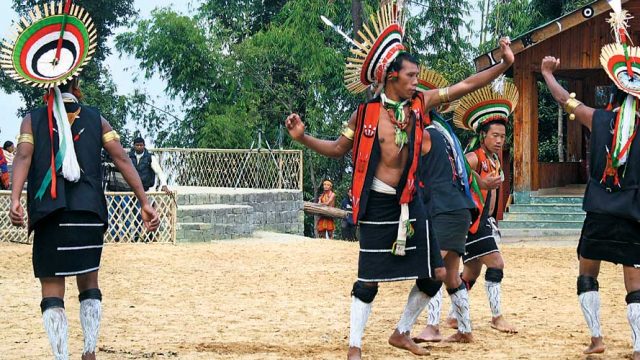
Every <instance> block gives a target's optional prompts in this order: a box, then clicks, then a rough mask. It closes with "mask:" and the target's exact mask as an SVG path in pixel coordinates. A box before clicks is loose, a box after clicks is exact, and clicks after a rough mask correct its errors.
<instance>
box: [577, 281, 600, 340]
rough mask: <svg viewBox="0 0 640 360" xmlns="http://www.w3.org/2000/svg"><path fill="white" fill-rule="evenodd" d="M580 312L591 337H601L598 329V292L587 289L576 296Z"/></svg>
mask: <svg viewBox="0 0 640 360" xmlns="http://www.w3.org/2000/svg"><path fill="white" fill-rule="evenodd" d="M578 299H579V300H580V307H581V308H582V314H583V315H584V319H585V321H586V322H587V326H589V331H591V337H602V331H601V330H600V293H598V292H597V291H587V292H585V293H582V294H580V295H579V296H578Z"/></svg>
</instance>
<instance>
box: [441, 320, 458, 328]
mask: <svg viewBox="0 0 640 360" xmlns="http://www.w3.org/2000/svg"><path fill="white" fill-rule="evenodd" d="M444 323H445V324H447V326H448V327H450V328H452V329H458V319H456V318H452V317H447V320H445V321H444Z"/></svg>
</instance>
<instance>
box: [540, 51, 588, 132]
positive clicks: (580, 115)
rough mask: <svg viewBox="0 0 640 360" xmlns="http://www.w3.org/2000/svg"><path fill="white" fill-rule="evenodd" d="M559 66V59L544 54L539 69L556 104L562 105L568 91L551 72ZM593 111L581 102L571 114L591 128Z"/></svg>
mask: <svg viewBox="0 0 640 360" xmlns="http://www.w3.org/2000/svg"><path fill="white" fill-rule="evenodd" d="M559 66H560V59H556V58H554V57H553V56H546V57H545V58H544V59H543V60H542V66H541V71H542V76H543V77H544V81H545V82H546V83H547V86H548V87H549V90H550V91H551V95H552V96H553V98H554V99H555V100H556V101H557V102H558V104H560V105H561V106H564V105H565V104H566V103H567V100H569V92H568V91H567V90H565V88H563V87H562V85H560V83H558V80H556V77H555V76H553V72H554V71H556V69H557V68H558V67H559ZM594 112H595V109H594V108H592V107H589V106H587V105H584V104H582V105H580V106H578V107H577V108H576V109H575V111H574V113H573V114H574V115H575V116H576V119H577V120H578V121H579V122H580V124H582V125H584V126H586V127H587V128H588V129H589V130H591V122H592V121H593V113H594Z"/></svg>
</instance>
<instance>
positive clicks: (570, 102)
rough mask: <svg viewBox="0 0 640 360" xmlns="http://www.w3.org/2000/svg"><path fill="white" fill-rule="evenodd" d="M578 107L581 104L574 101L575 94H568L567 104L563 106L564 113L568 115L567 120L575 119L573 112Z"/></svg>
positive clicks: (578, 101)
mask: <svg viewBox="0 0 640 360" xmlns="http://www.w3.org/2000/svg"><path fill="white" fill-rule="evenodd" d="M580 105H582V102H581V101H580V100H576V93H571V94H569V100H567V102H566V103H565V104H564V111H566V112H567V114H569V120H575V119H576V115H575V114H574V112H575V111H576V108H578V106H580Z"/></svg>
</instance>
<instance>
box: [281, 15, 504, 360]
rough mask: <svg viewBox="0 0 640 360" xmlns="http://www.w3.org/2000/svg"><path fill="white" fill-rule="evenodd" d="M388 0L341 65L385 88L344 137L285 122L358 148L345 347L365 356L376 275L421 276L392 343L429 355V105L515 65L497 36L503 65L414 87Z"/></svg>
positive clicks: (311, 143) (363, 84)
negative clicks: (420, 329) (420, 339)
mask: <svg viewBox="0 0 640 360" xmlns="http://www.w3.org/2000/svg"><path fill="white" fill-rule="evenodd" d="M384 6H385V7H384V8H383V10H382V11H381V13H383V14H391V18H389V17H386V18H384V17H383V19H382V25H383V26H378V25H376V29H377V30H376V31H378V30H379V35H378V37H372V36H369V37H371V38H370V39H369V38H368V39H366V40H365V42H366V43H367V44H373V45H371V46H367V47H366V48H364V47H363V48H358V50H355V49H354V52H353V53H354V54H357V55H356V56H357V57H358V58H357V59H352V60H349V61H350V62H351V63H350V64H348V65H347V68H346V71H345V72H346V74H345V79H346V83H347V88H348V89H349V90H351V91H352V92H355V93H360V92H363V91H365V90H366V89H367V88H368V87H369V86H372V85H373V86H372V87H373V88H374V89H375V90H378V91H379V95H378V96H376V97H375V98H374V99H373V100H371V101H369V102H367V103H364V104H361V105H360V106H359V108H358V110H357V111H356V112H354V113H353V115H352V116H351V118H350V120H349V122H348V124H347V127H346V128H345V129H344V130H343V132H342V135H343V136H341V137H339V138H338V139H336V140H334V141H326V140H319V139H316V138H315V137H313V136H311V135H308V134H305V125H304V124H303V123H302V120H301V118H300V116H299V115H297V114H291V115H290V116H289V117H288V118H287V119H286V121H285V125H286V126H287V129H288V131H289V134H290V136H291V137H292V138H293V139H294V140H296V141H298V142H300V143H301V144H303V145H304V146H306V147H308V148H310V149H311V150H314V151H316V152H318V153H320V154H322V155H325V156H328V157H334V158H338V157H342V156H344V155H345V154H346V153H347V152H348V151H350V150H352V149H353V163H354V175H353V182H352V192H353V214H354V221H357V222H358V224H359V226H360V227H359V231H360V237H359V241H360V253H359V262H358V281H357V282H356V283H355V284H354V286H353V290H352V303H351V326H350V327H351V329H350V330H351V331H350V336H349V352H348V355H347V356H348V358H349V359H351V360H355V359H360V358H361V346H362V344H361V343H362V335H363V332H364V328H365V325H366V323H367V320H368V317H369V314H370V313H371V308H372V302H373V300H374V298H375V296H376V294H377V291H378V283H379V282H388V281H401V280H415V281H416V284H415V285H414V286H413V288H412V289H411V292H410V293H409V297H408V300H407V304H406V305H405V308H404V312H403V314H402V317H401V319H400V321H399V322H398V324H397V326H396V328H395V329H394V332H393V333H392V335H391V337H390V338H389V344H391V345H392V346H395V347H398V348H402V349H406V350H409V351H411V352H412V353H414V354H416V355H427V354H428V353H429V352H428V351H427V350H426V349H424V348H422V347H420V346H418V345H416V344H415V342H414V341H413V340H412V339H411V337H410V332H411V329H412V327H413V325H414V323H415V321H416V319H417V317H418V316H419V314H420V313H421V312H422V311H423V310H424V308H425V307H426V306H427V304H428V302H429V299H430V298H431V297H432V296H433V295H435V294H436V293H437V292H438V290H439V288H440V287H441V286H442V282H441V281H440V280H441V279H443V278H444V268H442V258H441V256H440V251H439V248H438V245H437V242H436V241H435V240H434V239H433V238H432V237H431V236H430V234H431V231H430V229H429V228H430V226H431V225H430V224H429V222H428V221H426V215H427V212H426V211H425V210H424V207H423V204H422V201H421V194H420V191H417V192H416V187H417V186H416V184H417V174H418V173H419V157H420V154H421V153H425V152H426V151H425V149H424V146H425V142H424V141H423V139H424V137H425V136H423V134H425V132H424V130H423V128H424V127H423V124H424V123H427V122H428V111H429V110H430V109H432V108H437V107H439V106H440V105H441V104H443V103H448V102H450V101H453V100H456V99H458V98H460V97H462V96H464V95H465V94H468V93H470V92H472V91H474V90H476V89H478V88H480V87H482V86H484V85H486V84H488V83H490V82H491V81H492V80H493V79H495V78H496V77H498V76H499V75H500V74H502V73H503V72H504V71H505V70H507V69H508V68H509V67H510V66H511V64H512V63H513V53H512V51H511V49H510V48H509V41H508V40H506V39H505V40H502V41H501V44H500V45H501V48H502V51H503V54H505V61H504V63H503V64H500V65H498V66H495V67H493V68H491V69H489V70H486V71H483V72H481V73H479V74H476V75H474V76H472V77H470V78H468V79H466V80H464V81H462V82H460V83H458V84H455V85H453V86H451V87H450V88H449V87H447V88H442V89H430V90H427V91H424V92H421V93H417V90H418V74H419V73H420V70H419V68H418V65H417V62H416V60H415V59H414V58H413V57H412V56H411V55H409V54H408V53H406V52H405V47H404V46H403V45H402V43H401V42H402V34H404V30H403V29H402V23H401V19H402V18H403V17H402V16H401V14H398V12H399V11H401V10H402V9H401V8H399V7H397V6H396V5H395V4H393V3H388V4H387V5H384ZM324 20H325V22H326V23H327V24H330V21H328V20H327V19H324ZM368 35H372V33H370V32H369V33H368ZM354 43H355V42H354ZM407 195H411V196H407ZM414 195H415V196H414ZM467 226H468V224H467ZM427 229H429V231H427ZM456 273H457V270H456ZM458 280H459V277H458Z"/></svg>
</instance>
